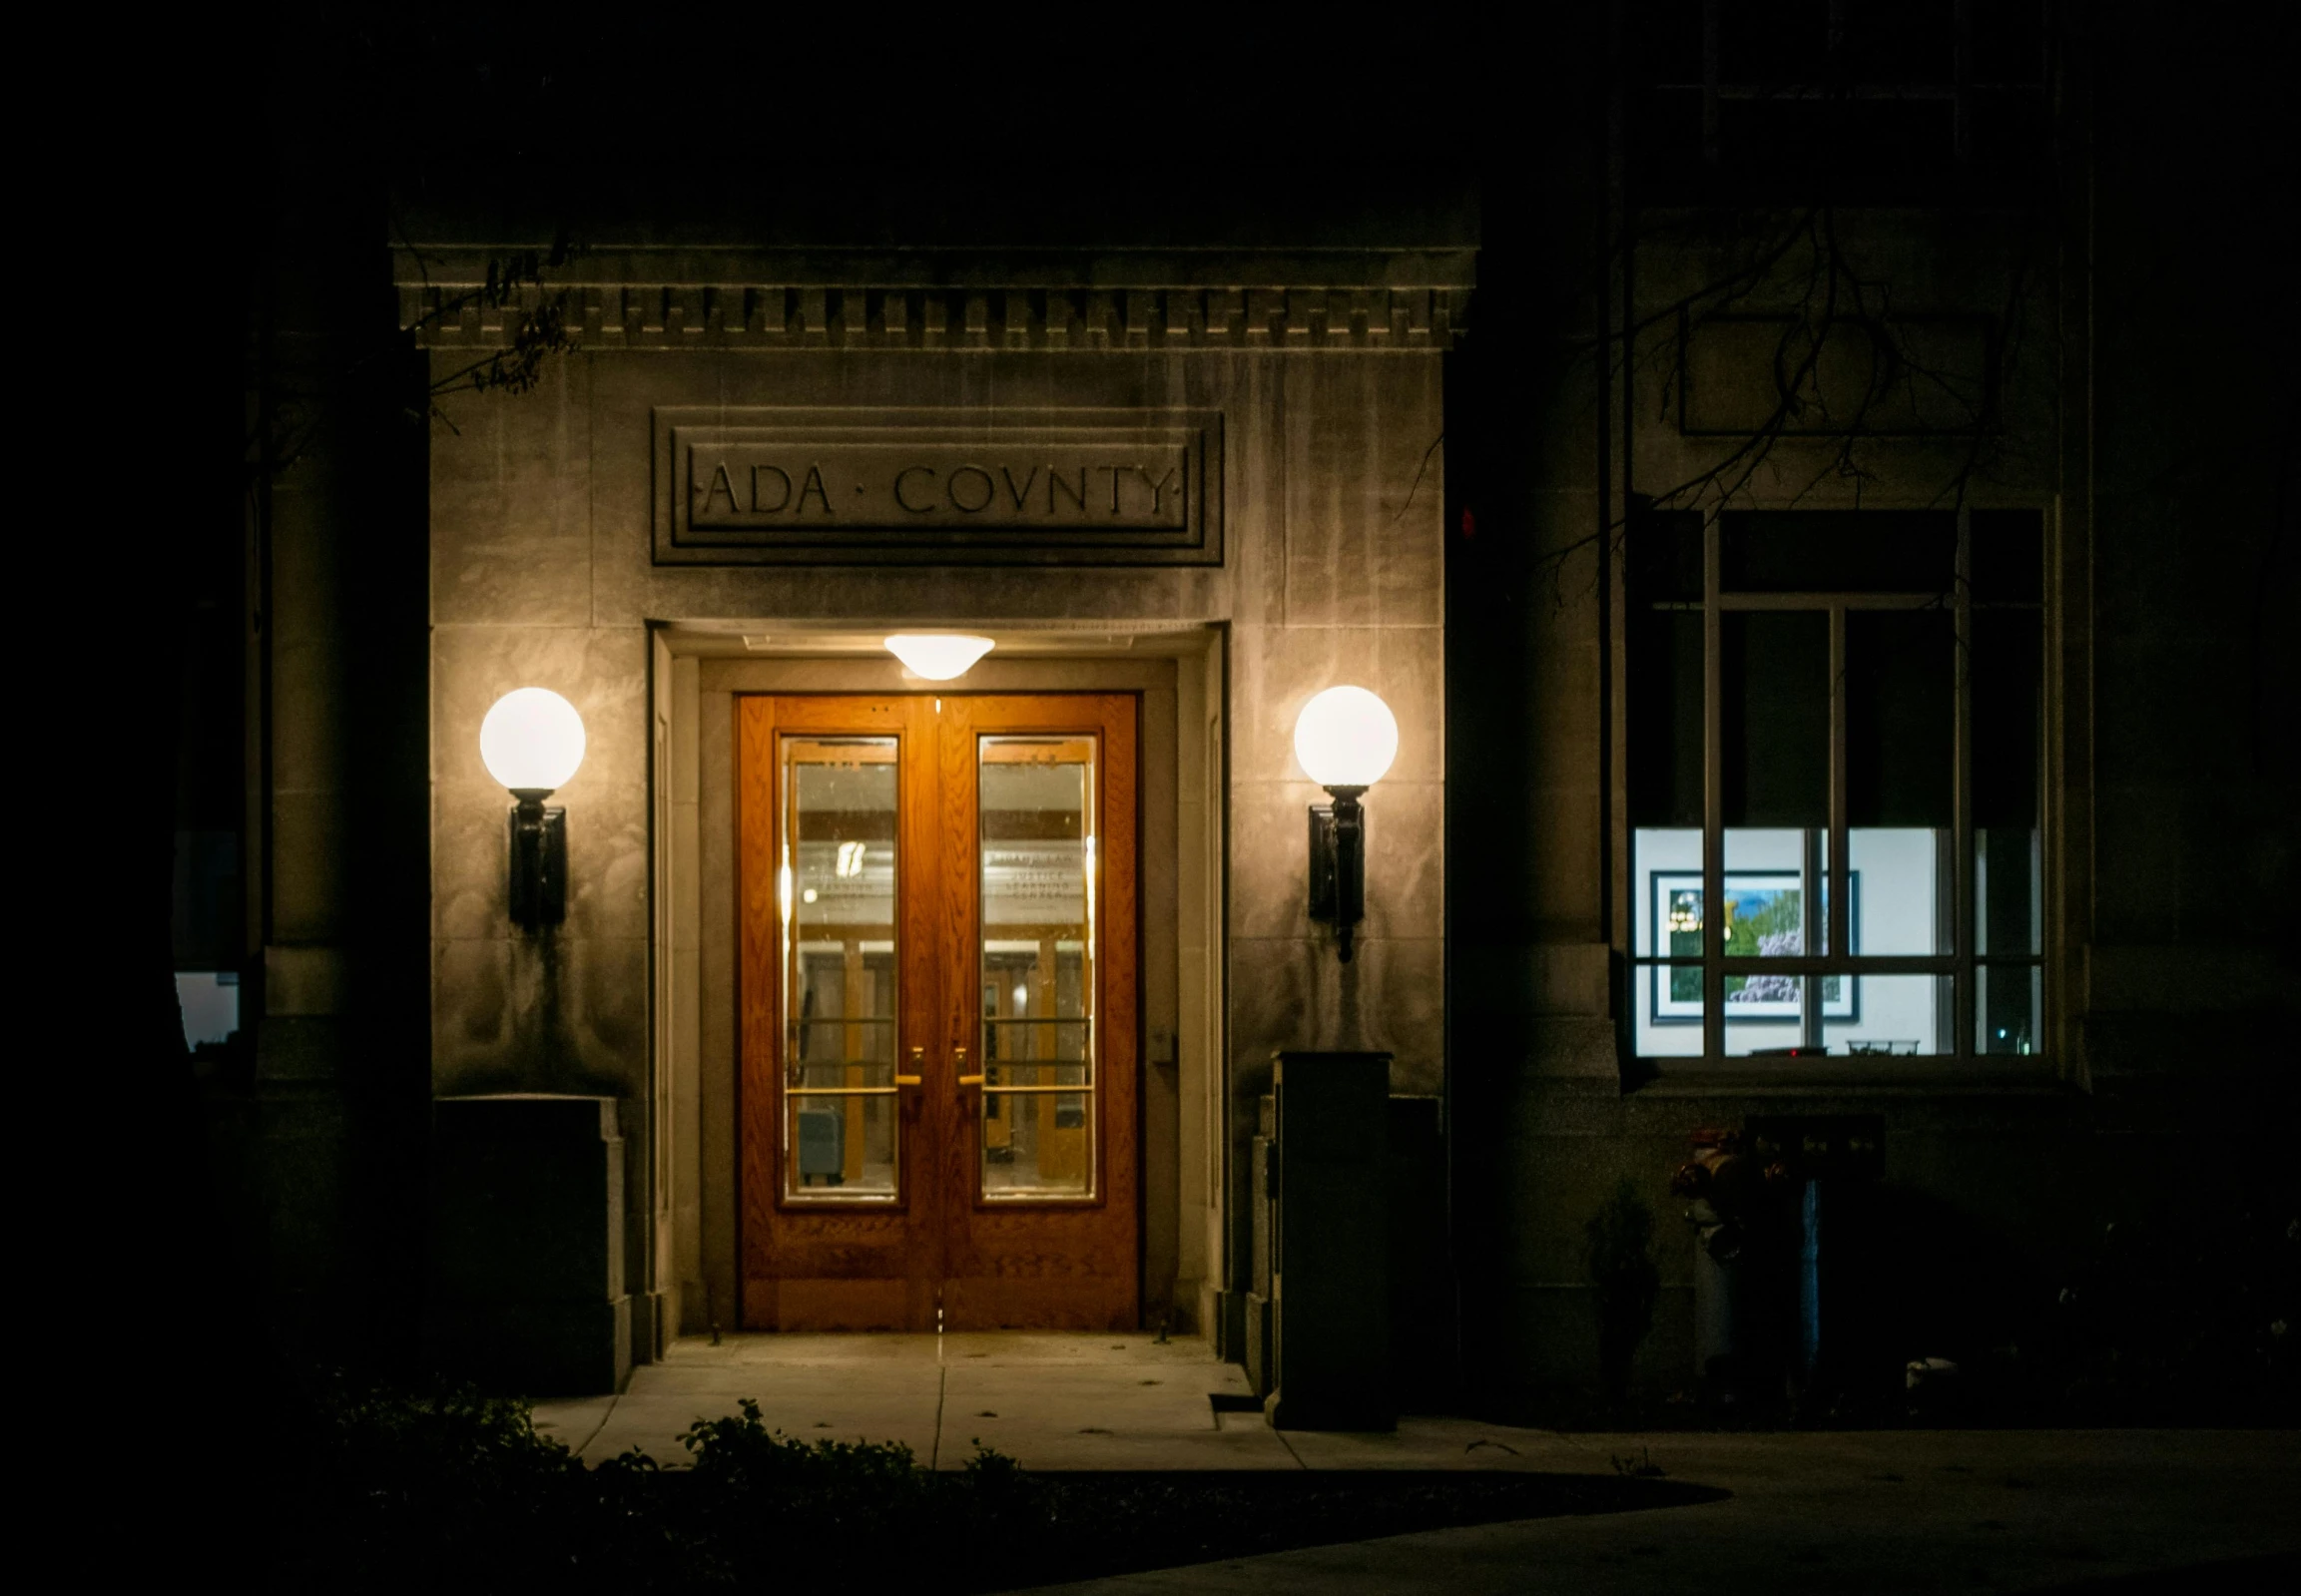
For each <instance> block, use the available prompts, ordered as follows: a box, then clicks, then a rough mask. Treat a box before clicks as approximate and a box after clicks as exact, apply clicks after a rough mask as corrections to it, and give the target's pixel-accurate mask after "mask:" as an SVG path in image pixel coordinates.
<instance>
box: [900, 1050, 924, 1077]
mask: <svg viewBox="0 0 2301 1596" xmlns="http://www.w3.org/2000/svg"><path fill="white" fill-rule="evenodd" d="M925 1079H926V1049H925V1048H923V1047H914V1048H912V1049H911V1050H910V1073H909V1074H908V1075H905V1074H903V1073H901V1072H900V1071H899V1070H898V1071H896V1072H895V1077H894V1084H895V1085H897V1086H916V1085H918V1084H919V1083H920V1082H921V1081H924V1080H925Z"/></svg>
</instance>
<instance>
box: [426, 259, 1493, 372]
mask: <svg viewBox="0 0 2301 1596" xmlns="http://www.w3.org/2000/svg"><path fill="white" fill-rule="evenodd" d="M515 254H516V252H514V251H511V250H508V249H507V250H504V251H500V252H498V251H487V250H481V249H475V248H472V247H469V246H453V247H446V248H440V249H427V248H420V247H419V248H415V249H403V250H399V251H397V252H395V259H394V263H393V264H394V275H395V278H396V280H397V284H398V288H399V315H400V324H401V325H402V326H406V327H409V328H412V329H413V330H414V332H415V334H416V339H417V341H418V342H419V343H421V344H422V345H424V346H425V347H431V348H487V347H491V346H495V345H498V344H500V343H502V342H503V341H505V340H506V339H507V338H508V337H509V336H510V335H511V332H512V331H513V330H515V329H516V328H517V327H518V325H519V323H520V322H521V321H522V320H523V319H524V317H525V315H526V313H527V312H528V311H530V310H532V309H534V308H536V307H537V306H540V305H542V304H543V303H545V302H546V301H547V300H552V299H558V298H560V296H562V295H564V296H565V298H564V304H565V311H566V314H567V318H568V322H569V329H570V330H571V331H572V332H573V333H574V334H575V337H576V339H577V342H578V344H579V346H580V347H582V348H584V349H588V350H599V349H687V348H714V349H742V348H751V349H806V348H827V349H935V350H955V351H965V350H1048V351H1063V350H1102V351H1110V350H1117V351H1126V350H1152V349H1230V350H1250V351H1269V350H1276V351H1290V350H1315V349H1338V350H1360V351H1369V350H1371V351H1385V350H1396V351H1403V352H1415V353H1430V352H1434V351H1438V350H1442V349H1445V348H1448V347H1451V346H1452V344H1453V341H1454V340H1455V338H1457V337H1458V336H1459V335H1460V334H1461V332H1462V331H1463V329H1464V323H1465V319H1466V311H1467V308H1468V301H1469V295H1470V289H1471V285H1472V283H1473V281H1474V271H1473V266H1474V257H1473V256H1472V254H1471V253H1470V252H1468V251H1369V250H1293V251H1283V252H1278V251H1274V252H1241V251H1235V250H1224V251H1206V252H1195V251H1158V252H1139V253H1137V252H1128V253H1124V254H1093V253H1085V252H1075V253H1061V252H1045V251H1007V250H1002V251H934V252H919V253H917V254H915V255H912V254H888V253H884V252H871V251H856V252H831V251H777V252H766V251H745V250H693V249H690V250H617V251H594V252H589V253H587V254H585V255H582V256H579V257H577V258H575V259H574V260H572V261H570V262H569V263H567V264H566V265H565V266H560V267H556V268H553V267H546V268H544V270H543V277H544V281H543V283H542V284H541V285H540V286H537V285H524V286H522V287H521V288H519V289H518V290H516V291H515V292H514V293H512V294H511V295H510V296H509V297H508V298H507V299H506V300H505V302H503V303H501V304H491V303H489V302H487V296H486V295H484V294H482V293H479V292H477V291H475V290H477V289H479V288H480V287H481V286H482V285H483V284H484V283H486V282H487V281H488V278H489V268H490V266H491V265H495V266H497V267H498V269H500V264H501V263H503V262H505V261H507V260H509V259H511V258H513V256H514V255H515Z"/></svg>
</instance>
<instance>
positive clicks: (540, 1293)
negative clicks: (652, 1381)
mask: <svg viewBox="0 0 2301 1596" xmlns="http://www.w3.org/2000/svg"><path fill="white" fill-rule="evenodd" d="M616 1106H617V1104H616V1099H614V1098H612V1097H575V1096H562V1095H558V1094H551V1093H540V1092H515V1093H501V1094H495V1095H490V1096H481V1097H448V1098H441V1099H439V1100H438V1101H437V1102H435V1103H434V1104H433V1114H432V1177H431V1295H430V1305H429V1311H428V1313H427V1316H426V1331H427V1335H426V1341H427V1347H428V1350H429V1352H430V1355H431V1358H432V1361H433V1362H434V1363H435V1364H436V1365H437V1367H438V1368H439V1370H440V1371H441V1372H442V1373H444V1374H447V1375H450V1376H452V1377H456V1378H461V1379H468V1380H472V1381H474V1382H476V1383H478V1384H479V1385H481V1386H483V1387H485V1388H486V1389H488V1390H490V1391H494V1392H499V1393H502V1394H505V1395H520V1396H575V1395H592V1394H598V1393H603V1392H611V1391H616V1390H620V1389H621V1388H622V1386H623V1382H624V1379H625V1378H626V1377H627V1376H628V1375H629V1373H630V1371H631V1299H630V1297H629V1296H628V1295H627V1294H626V1291H625V1287H624V1268H623V1230H624V1224H623V1189H624V1187H623V1137H622V1135H621V1132H620V1129H619V1124H618V1119H617V1114H616Z"/></svg>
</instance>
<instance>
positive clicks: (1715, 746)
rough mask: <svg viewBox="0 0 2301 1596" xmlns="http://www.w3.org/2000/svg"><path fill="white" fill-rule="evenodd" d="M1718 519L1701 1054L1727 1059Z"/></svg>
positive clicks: (1707, 643)
mask: <svg viewBox="0 0 2301 1596" xmlns="http://www.w3.org/2000/svg"><path fill="white" fill-rule="evenodd" d="M1723 585H1724V551H1723V549H1722V548H1721V540H1720V535H1719V531H1718V518H1717V516H1715V515H1712V516H1710V517H1708V518H1707V519H1706V520H1705V521H1704V522H1703V525H1702V1053H1703V1056H1704V1057H1707V1058H1713V1059H1717V1058H1724V1057H1725V1056H1726V976H1725V971H1724V970H1722V969H1721V968H1719V964H1718V961H1719V960H1720V959H1722V958H1723V957H1725V953H1726V689H1725V650H1726V633H1725V628H1726V618H1725V613H1724V611H1722V610H1721V609H1720V608H1719V607H1718V593H1719V590H1720V588H1721V587H1722V586H1723Z"/></svg>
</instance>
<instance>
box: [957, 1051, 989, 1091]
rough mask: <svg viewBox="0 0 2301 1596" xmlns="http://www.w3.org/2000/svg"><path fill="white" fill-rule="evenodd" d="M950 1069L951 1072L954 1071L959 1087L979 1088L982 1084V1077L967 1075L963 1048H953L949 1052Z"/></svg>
mask: <svg viewBox="0 0 2301 1596" xmlns="http://www.w3.org/2000/svg"><path fill="white" fill-rule="evenodd" d="M950 1067H951V1069H952V1070H953V1071H954V1072H955V1073H956V1074H957V1076H958V1084H959V1085H961V1086H980V1085H981V1084H982V1077H981V1076H980V1075H969V1074H967V1072H966V1049H965V1048H963V1047H961V1048H954V1049H953V1050H952V1051H951V1055H950Z"/></svg>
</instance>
